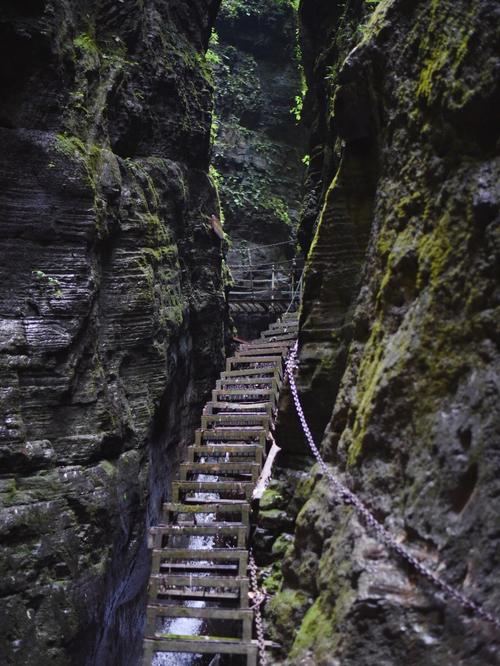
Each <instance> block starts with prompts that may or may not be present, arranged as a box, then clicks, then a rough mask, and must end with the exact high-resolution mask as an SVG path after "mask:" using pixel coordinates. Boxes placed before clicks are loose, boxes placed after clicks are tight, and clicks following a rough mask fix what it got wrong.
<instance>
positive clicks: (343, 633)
mask: <svg viewBox="0 0 500 666" xmlns="http://www.w3.org/2000/svg"><path fill="white" fill-rule="evenodd" d="M373 4H374V5H376V7H374V8H373V11H371V9H370V8H369V7H368V4H367V3H360V2H354V1H352V2H345V3H330V2H322V1H321V0H316V1H313V0H303V2H302V3H301V10H300V15H301V21H302V28H301V29H302V41H303V49H304V54H305V58H306V72H307V76H308V81H309V98H308V99H306V112H307V113H309V114H310V118H311V144H310V152H311V165H310V169H309V172H308V176H307V182H308V184H309V186H308V190H307V193H306V198H305V200H304V213H303V218H302V227H301V239H302V242H303V244H304V246H305V247H306V248H308V249H309V257H308V260H307V268H306V279H305V291H304V302H303V305H302V310H301V331H300V335H299V352H300V370H299V372H298V377H297V382H298V385H299V390H300V393H301V396H302V400H303V404H304V408H305V412H306V416H307V419H308V421H309V422H310V424H311V427H312V429H313V432H314V434H315V437H316V440H317V441H318V443H320V444H321V450H322V452H323V455H324V457H325V458H326V460H327V462H328V463H329V464H330V465H332V468H333V471H334V472H335V473H336V474H337V475H338V476H339V477H340V478H341V479H342V480H343V481H344V482H345V483H347V484H348V485H349V486H350V488H352V489H353V490H354V491H355V492H357V493H358V495H359V496H360V497H361V498H362V500H363V501H364V502H365V503H366V505H367V506H368V507H369V508H370V509H371V510H372V511H373V512H374V514H375V515H376V517H377V518H378V519H379V520H380V521H381V522H382V523H383V524H384V525H385V526H386V527H387V528H388V529H390V530H391V531H392V532H393V534H394V535H395V536H396V537H397V539H398V540H400V541H401V542H402V543H404V544H405V545H406V546H407V547H408V549H409V550H410V551H411V552H412V553H413V554H414V555H415V556H416V557H418V558H421V559H422V561H424V562H425V563H427V565H428V566H429V567H430V568H431V569H432V570H434V571H436V572H437V573H438V575H439V576H441V577H442V578H443V579H444V580H446V581H447V582H449V583H451V584H452V585H454V586H456V587H457V588H458V589H460V590H461V591H463V592H464V593H465V594H466V595H468V596H470V597H471V598H473V599H475V600H476V601H478V602H479V603H482V604H484V606H485V607H486V608H488V609H489V610H490V611H492V612H496V614H497V615H498V614H499V612H500V596H499V578H498V576H499V574H498V571H499V569H498V539H499V534H498V520H497V516H498V510H499V504H498V490H499V485H498V465H499V460H498V439H499V433H500V411H499V404H500V403H499V390H500V387H499V383H498V377H499V375H500V357H499V343H500V340H499V337H498V327H497V324H498V318H499V310H498V308H499V303H500V301H499V291H498V289H499V283H498V265H499V264H498V260H499V247H500V245H499V229H500V217H499V216H500V191H499V189H498V182H499V175H500V163H499V152H498V147H499V143H498V141H499V127H498V117H499V101H500V87H499V79H498V72H499V67H500V61H499V59H498V53H497V52H496V50H495V45H496V44H497V43H498V37H499V34H498V25H499V22H498V18H499V14H498V11H499V8H498V4H497V3H496V2H490V1H488V0H484V1H472V2H468V1H467V2H466V1H461V0H454V1H453V2H450V1H448V0H428V1H424V2H418V3H415V2H407V1H405V0H394V1H391V2H389V1H385V0H382V1H381V2H380V3H373ZM320 25H324V26H325V29H324V30H323V31H322V32H321V33H320V31H319V26H320ZM495 322H497V324H495ZM279 423H280V426H279V435H280V440H279V443H280V444H281V445H282V446H283V447H284V451H285V453H288V455H296V454H301V455H303V454H306V453H307V450H306V445H305V444H304V439H303V437H302V434H301V432H300V429H299V427H298V424H297V421H296V420H295V419H294V416H293V408H292V406H291V403H290V397H289V396H287V395H284V396H283V398H282V401H281V408H280V416H279ZM311 467H312V461H311ZM315 471H316V470H315V469H314V468H313V469H312V473H311V479H312V480H311V487H310V488H309V493H308V495H307V497H304V502H303V505H302V507H301V509H300V512H299V513H298V516H297V519H296V525H295V531H294V540H293V543H291V544H290V545H289V546H288V547H287V549H286V551H285V555H284V559H283V561H282V564H281V566H280V567H279V571H278V572H275V576H277V577H278V583H277V584H276V585H275V587H277V588H278V590H279V591H278V593H277V594H276V595H275V596H274V597H273V598H272V600H271V601H270V602H269V603H268V605H267V610H266V613H267V621H268V628H269V632H270V635H271V636H272V637H273V638H274V639H276V640H278V641H279V642H281V643H282V645H283V650H282V652H281V656H280V657H279V659H278V658H277V661H279V663H286V664H288V665H290V666H291V665H292V664H293V665H297V664H302V665H309V664H310V665H312V664H314V665H315V666H333V665H337V664H338V665H339V666H340V665H342V666H350V665H352V666H354V665H355V666H372V665H373V664H381V665H384V666H396V665H399V664H402V663H411V664H415V665H422V666H423V665H424V664H433V665H436V666H445V665H446V666H447V665H448V664H450V663H457V664H463V665H464V666H465V664H467V665H468V666H469V665H470V666H480V665H481V666H484V665H485V664H498V663H500V661H499V659H500V658H499V654H500V644H499V636H498V633H495V631H494V630H493V628H492V627H491V626H489V625H488V624H485V623H481V622H479V621H477V620H476V619H475V618H474V617H472V616H471V615H470V614H468V613H466V612H463V611H461V610H460V609H459V608H458V607H457V606H456V605H455V604H453V603H445V602H443V600H442V598H441V597H440V596H439V595H436V593H435V591H434V590H433V589H432V588H430V587H429V586H428V585H427V584H426V583H425V581H423V580H422V578H421V577H419V576H417V575H416V574H415V572H414V571H412V570H411V569H409V568H408V567H406V566H405V565H404V564H402V562H401V561H399V560H398V559H396V558H394V556H393V555H391V554H389V553H388V552H387V551H386V549H385V548H384V547H382V546H381V545H380V543H378V542H377V541H376V540H375V539H374V535H373V534H372V533H370V532H369V531H368V532H367V531H366V529H365V527H364V526H363V525H362V524H361V523H360V522H359V521H358V519H357V517H356V516H355V515H354V514H353V510H352V509H351V508H346V507H344V506H341V505H339V504H338V503H337V502H336V500H335V497H334V496H333V493H332V491H331V488H329V486H328V484H327V483H326V481H324V480H322V479H320V478H319V476H318V475H317V474H316V473H315ZM274 490H275V492H276V493H277V494H278V496H279V492H280V489H279V484H278V487H276V488H275V489H274ZM278 504H279V500H278ZM270 508H271V507H270V506H268V507H266V510H267V511H269V510H270ZM277 508H278V506H276V509H277ZM264 513H265V512H264ZM270 543H271V544H272V543H273V541H272V540H271V542H270ZM269 548H272V545H270V546H269ZM280 575H281V576H282V580H281V581H280V579H279V576H280ZM291 625H292V627H293V629H291Z"/></svg>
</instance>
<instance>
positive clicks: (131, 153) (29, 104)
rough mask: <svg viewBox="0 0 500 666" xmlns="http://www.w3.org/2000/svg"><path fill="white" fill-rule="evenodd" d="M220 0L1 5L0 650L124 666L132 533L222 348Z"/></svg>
mask: <svg viewBox="0 0 500 666" xmlns="http://www.w3.org/2000/svg"><path fill="white" fill-rule="evenodd" d="M217 4H218V3H217V2H216V1H213V2H212V1H208V0H195V1H192V0H190V1H189V2H187V1H186V2H185V1H183V0H169V1H167V0H151V1H149V2H147V3H142V2H141V3H137V2H134V1H132V0H125V1H122V2H119V3H117V2H108V1H103V2H97V1H95V2H94V1H90V0H89V2H85V3H80V2H73V1H72V0H33V1H31V2H28V3H17V2H10V1H9V2H4V3H2V8H1V9H0V37H1V38H0V53H1V57H0V63H1V64H0V86H1V89H2V108H1V110H0V134H1V143H2V151H1V154H0V183H1V184H0V217H1V228H2V234H1V236H2V238H1V244H2V251H1V252H2V279H1V283H0V285H1V286H0V303H1V306H0V307H1V317H2V322H1V327H0V364H1V366H0V367H1V374H0V394H1V400H2V414H1V425H0V474H1V476H0V501H1V507H2V508H1V513H0V534H1V546H0V573H1V587H0V625H1V626H2V632H1V633H2V637H1V639H0V662H1V663H2V664H12V665H14V664H16V665H17V664H19V665H20V664H26V663H35V662H38V663H41V664H46V663H50V664H54V665H56V664H60V665H66V664H73V665H77V664H106V665H111V664H120V666H123V665H125V664H136V663H138V658H139V654H140V649H141V633H142V623H143V616H142V612H143V604H142V601H143V599H142V597H143V594H144V590H145V584H146V581H147V576H148V558H147V555H146V552H147V551H146V546H145V538H144V535H145V530H146V527H147V525H148V524H149V523H150V522H152V521H154V520H155V518H156V516H157V513H158V510H159V507H160V504H161V500H162V496H163V493H164V492H165V489H166V488H167V487H168V479H169V477H170V475H171V471H172V469H173V467H174V465H175V462H176V460H177V459H178V457H179V455H180V450H181V449H182V446H183V445H184V444H185V443H186V442H187V440H188V439H189V438H190V433H191V431H192V428H193V426H194V424H195V423H196V421H197V419H198V417H199V412H200V409H201V406H202V404H203V402H204V400H205V399H206V396H207V391H208V390H209V389H210V388H211V387H212V384H213V380H214V378H215V376H216V374H217V372H218V370H219V369H220V364H221V362H222V360H223V346H224V335H225V331H224V323H223V322H224V316H225V315H224V313H225V303H224V290H223V280H222V271H221V259H222V256H221V242H220V240H219V239H218V237H217V236H216V235H215V234H214V233H213V230H212V228H211V226H210V224H209V221H210V217H211V215H220V211H219V207H218V202H217V196H216V192H215V187H214V183H213V182H212V181H211V179H210V178H209V177H208V175H207V170H208V159H209V145H210V122H211V108H212V93H213V88H212V84H211V82H210V76H209V72H208V68H207V65H206V63H205V61H204V52H205V49H206V46H207V43H208V39H209V35H210V31H211V25H212V22H213V19H214V15H215V13H216V10H217ZM21 5H22V6H21Z"/></svg>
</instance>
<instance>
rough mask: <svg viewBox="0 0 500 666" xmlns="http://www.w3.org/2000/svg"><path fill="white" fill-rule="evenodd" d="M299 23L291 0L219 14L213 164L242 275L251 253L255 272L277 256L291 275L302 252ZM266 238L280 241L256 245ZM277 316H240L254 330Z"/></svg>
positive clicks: (238, 1)
mask: <svg viewBox="0 0 500 666" xmlns="http://www.w3.org/2000/svg"><path fill="white" fill-rule="evenodd" d="M297 27H298V22H297V11H296V8H295V7H294V3H293V2H292V1H291V0H283V2H276V0H245V1H242V0H224V1H223V3H222V6H221V10H220V13H219V15H218V18H217V22H216V37H215V39H214V40H212V44H211V53H212V65H213V69H214V74H215V82H216V102H215V120H214V127H213V132H214V135H215V143H214V154H213V164H214V168H215V169H216V171H217V173H218V178H219V183H220V197H221V204H222V209H223V212H224V227H225V230H226V231H227V233H228V234H229V237H230V239H231V245H230V248H229V251H228V262H229V264H230V265H231V267H232V268H233V269H234V277H235V279H237V278H238V277H239V278H242V277H248V274H247V273H243V272H241V271H238V269H239V268H240V267H243V266H244V267H246V266H247V265H248V264H249V263H250V261H251V262H252V263H253V265H256V264H257V265H259V267H258V268H257V273H255V275H254V276H253V277H254V278H256V279H262V278H267V277H268V273H269V275H270V266H271V263H272V262H276V268H277V272H278V277H279V275H280V273H282V274H283V276H285V275H286V276H288V271H289V269H290V264H288V263H281V262H287V261H288V260H290V259H292V258H293V257H294V255H295V243H296V235H297V227H298V222H299V211H300V205H301V186H302V180H303V172H304V165H303V162H302V159H303V157H304V153H305V132H304V129H303V128H302V126H300V124H299V122H298V119H297V117H296V116H298V115H299V108H300V105H301V104H302V89H303V85H304V83H303V74H302V71H301V66H300V52H299V48H298V42H297V34H296V31H297ZM294 109H295V113H294V112H293V110H294ZM274 244H277V245H274ZM263 245H266V246H267V245H273V247H268V248H265V249H258V250H257V249H256V248H258V247H259V246H263ZM249 251H250V255H249ZM249 256H250V260H249ZM264 264H265V266H264V267H262V265H264ZM259 269H260V271H261V272H258V271H259ZM261 286H262V285H261ZM275 318H276V315H271V318H269V317H267V318H266V317H264V318H262V319H261V320H258V318H256V316H255V314H253V315H252V316H251V317H250V319H249V321H245V318H244V317H243V318H242V317H241V316H238V317H236V323H237V325H238V329H239V331H240V334H242V335H246V336H247V337H249V338H251V337H255V336H256V335H257V333H258V331H259V330H261V329H263V328H265V327H266V326H267V325H268V324H269V323H270V322H271V321H273V320H274V319H275Z"/></svg>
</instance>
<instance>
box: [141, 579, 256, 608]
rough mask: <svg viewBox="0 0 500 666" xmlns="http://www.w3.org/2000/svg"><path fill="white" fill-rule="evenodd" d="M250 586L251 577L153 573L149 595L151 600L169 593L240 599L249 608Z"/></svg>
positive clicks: (215, 598)
mask: <svg viewBox="0 0 500 666" xmlns="http://www.w3.org/2000/svg"><path fill="white" fill-rule="evenodd" d="M193 588H198V589H193ZM199 588H201V589H199ZM248 590H249V580H248V578H247V577H241V578H240V577H233V576H213V575H211V576H207V575H204V574H202V575H200V574H198V575H196V574H188V575H186V574H178V573H177V574H160V575H153V576H151V578H150V580H149V591H148V598H149V601H150V602H155V601H156V600H161V599H164V598H165V597H168V598H171V599H186V600H188V599H193V600H194V599H210V600H212V601H215V600H220V601H237V602H238V605H239V607H240V608H248Z"/></svg>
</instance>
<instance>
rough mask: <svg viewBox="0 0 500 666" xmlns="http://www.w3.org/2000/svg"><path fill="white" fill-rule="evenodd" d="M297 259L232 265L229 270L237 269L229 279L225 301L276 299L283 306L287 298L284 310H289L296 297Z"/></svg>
mask: <svg viewBox="0 0 500 666" xmlns="http://www.w3.org/2000/svg"><path fill="white" fill-rule="evenodd" d="M299 263H300V264H301V263H302V262H300V260H295V259H293V260H290V261H287V262H285V265H283V264H282V263H280V262H275V263H271V264H269V267H268V268H265V269H262V268H261V269H259V268H257V269H255V268H254V266H253V265H252V264H249V265H246V266H240V267H238V268H237V269H234V268H232V267H231V266H230V270H231V273H232V274H233V276H234V272H235V271H237V272H238V273H239V275H238V277H236V278H235V279H234V280H233V284H232V286H231V288H230V290H229V303H230V304H231V303H233V304H238V303H243V302H245V303H260V304H264V303H269V302H271V303H272V302H274V301H276V302H280V303H281V304H282V305H281V306H280V307H281V308H282V310H283V309H285V308H286V303H288V301H290V303H289V305H288V309H287V312H289V311H290V309H291V307H292V305H293V304H294V302H295V300H296V295H297V286H298V284H300V275H299V270H300V273H302V267H300V269H299V268H298V264H299Z"/></svg>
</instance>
